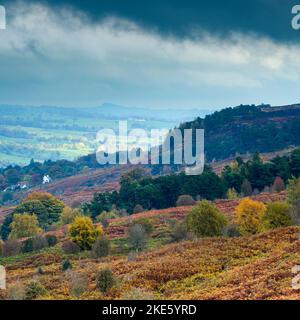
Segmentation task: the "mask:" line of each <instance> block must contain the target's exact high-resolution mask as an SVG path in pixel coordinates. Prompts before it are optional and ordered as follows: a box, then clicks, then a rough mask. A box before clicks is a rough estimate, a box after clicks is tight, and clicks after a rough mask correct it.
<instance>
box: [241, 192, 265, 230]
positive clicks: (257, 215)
mask: <svg viewBox="0 0 300 320" xmlns="http://www.w3.org/2000/svg"><path fill="white" fill-rule="evenodd" d="M266 211H267V207H266V206H265V205H264V203H262V202H259V201H254V200H251V199H250V198H246V199H243V200H242V201H241V202H240V204H239V205H238V206H237V207H236V208H235V222H236V224H237V225H238V227H239V231H240V233H241V234H242V235H249V234H255V233H257V232H259V229H260V225H261V221H262V218H263V216H264V214H265V213H266Z"/></svg>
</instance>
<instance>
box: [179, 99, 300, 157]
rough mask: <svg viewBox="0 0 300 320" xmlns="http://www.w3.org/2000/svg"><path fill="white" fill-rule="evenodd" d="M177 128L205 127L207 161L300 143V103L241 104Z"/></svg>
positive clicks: (267, 150) (278, 148) (268, 150)
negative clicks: (271, 104)
mask: <svg viewBox="0 0 300 320" xmlns="http://www.w3.org/2000/svg"><path fill="white" fill-rule="evenodd" d="M180 128H181V129H197V128H198V129H204V130H205V154H206V157H207V160H208V161H211V160H213V159H217V160H222V159H226V158H228V157H232V156H236V155H237V154H247V153H250V154H251V153H255V152H274V151H277V150H281V149H285V148H289V147H291V146H299V145H300V104H295V105H288V106H281V107H271V106H266V105H262V106H254V105H251V106H248V105H241V106H239V107H236V108H227V109H223V110H221V111H218V112H215V113H213V114H211V115H208V116H206V117H205V118H204V119H201V118H197V119H195V120H194V121H191V122H186V123H183V124H181V126H180Z"/></svg>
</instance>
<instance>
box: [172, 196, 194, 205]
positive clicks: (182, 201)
mask: <svg viewBox="0 0 300 320" xmlns="http://www.w3.org/2000/svg"><path fill="white" fill-rule="evenodd" d="M195 204H196V201H195V200H194V199H193V197H192V196H190V195H187V194H183V195H181V196H179V197H178V199H177V201H176V206H177V207H181V206H193V205H195Z"/></svg>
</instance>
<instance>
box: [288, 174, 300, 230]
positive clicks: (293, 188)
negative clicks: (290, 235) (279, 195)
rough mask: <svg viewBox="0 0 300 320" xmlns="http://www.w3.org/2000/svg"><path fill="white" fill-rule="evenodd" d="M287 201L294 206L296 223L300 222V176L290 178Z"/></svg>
mask: <svg viewBox="0 0 300 320" xmlns="http://www.w3.org/2000/svg"><path fill="white" fill-rule="evenodd" d="M287 191H288V197H287V201H288V203H289V204H290V205H291V206H292V208H291V213H292V218H293V220H294V222H295V223H296V224H300V177H299V178H293V179H290V180H289V183H288V188H287Z"/></svg>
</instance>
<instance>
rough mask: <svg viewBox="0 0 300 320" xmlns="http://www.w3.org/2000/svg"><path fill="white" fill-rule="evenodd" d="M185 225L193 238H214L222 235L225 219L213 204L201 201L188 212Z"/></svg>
mask: <svg viewBox="0 0 300 320" xmlns="http://www.w3.org/2000/svg"><path fill="white" fill-rule="evenodd" d="M186 223H187V229H188V231H190V232H192V233H193V234H194V235H195V236H197V237H214V236H220V235H222V231H223V229H224V227H225V226H226V224H227V219H226V217H225V216H224V214H223V213H221V212H220V211H219V209H218V208H217V207H216V206H215V205H214V204H212V203H211V202H209V201H206V200H203V201H201V202H199V203H198V204H197V205H196V206H195V207H194V208H193V209H192V210H191V211H190V213H189V214H188V216H187V219H186Z"/></svg>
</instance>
